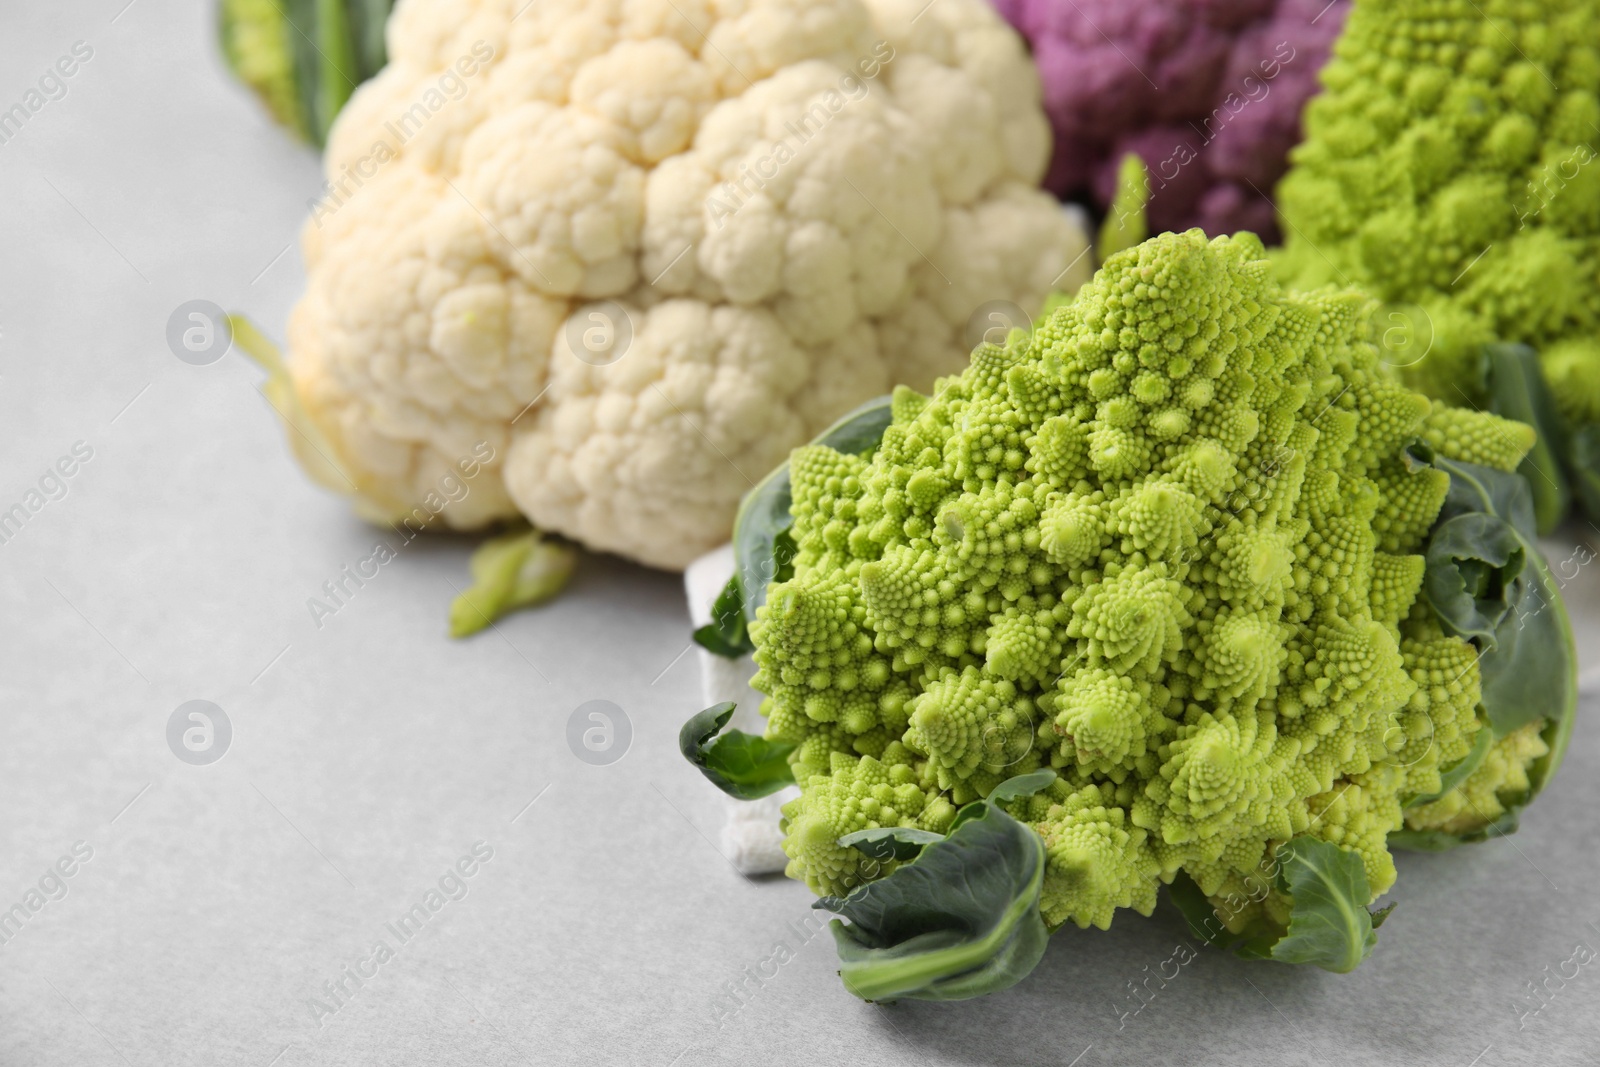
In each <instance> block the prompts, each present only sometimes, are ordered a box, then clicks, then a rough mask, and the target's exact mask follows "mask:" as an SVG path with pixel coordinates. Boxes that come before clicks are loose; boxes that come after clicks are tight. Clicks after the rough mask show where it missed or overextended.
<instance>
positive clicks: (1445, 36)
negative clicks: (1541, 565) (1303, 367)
mask: <svg viewBox="0 0 1600 1067" xmlns="http://www.w3.org/2000/svg"><path fill="white" fill-rule="evenodd" d="M1597 41H1600V4H1597V3H1596V2H1595V0H1355V3H1354V4H1353V6H1352V10H1351V12H1350V15H1349V19H1348V21H1347V22H1346V24H1345V29H1344V33H1343V35H1342V37H1341V38H1340V40H1339V42H1338V43H1337V45H1336V47H1335V50H1334V56H1333V58H1332V60H1330V61H1329V63H1328V64H1327V66H1326V67H1324V68H1323V71H1322V81H1323V84H1324V86H1325V92H1323V93H1322V94H1321V95H1320V96H1318V97H1316V98H1314V99H1313V100H1312V101H1311V103H1310V104H1309V105H1308V106H1307V109H1306V112H1305V128H1306V139H1305V141H1304V142H1303V143H1302V144H1301V145H1299V146H1298V147H1297V148H1295V149H1294V150H1293V152H1292V154H1291V159H1292V161H1293V164H1294V166H1293V168H1292V169H1291V170H1290V172H1289V174H1288V175H1287V177H1285V178H1284V179H1283V181H1282V183H1281V184H1280V185H1279V187H1278V204H1279V210H1280V213H1281V215H1282V218H1283V220H1284V221H1285V223H1286V225H1285V227H1284V229H1285V238H1286V243H1285V247H1284V251H1283V254H1282V256H1281V258H1280V261H1279V263H1278V267H1279V273H1280V275H1281V277H1282V278H1283V279H1284V280H1285V281H1286V282H1288V283H1289V284H1292V285H1294V286H1296V287H1299V288H1302V289H1306V288H1312V287H1315V286H1318V285H1324V284H1336V285H1341V286H1348V285H1358V286H1361V287H1363V288H1366V289H1368V290H1370V291H1371V292H1372V293H1373V294H1374V295H1376V296H1377V297H1379V298H1380V299H1382V300H1384V301H1387V302H1389V303H1391V304H1392V305H1395V307H1394V308H1393V310H1392V312H1391V313H1390V314H1388V315H1386V316H1385V319H1386V321H1385V323H1384V325H1386V326H1388V327H1389V329H1388V330H1386V331H1385V336H1386V337H1387V339H1388V343H1387V344H1386V345H1385V346H1384V347H1385V348H1386V349H1387V356H1386V359H1387V361H1388V362H1390V363H1391V364H1392V365H1394V366H1396V367H1398V368H1401V370H1402V373H1403V374H1404V376H1405V378H1406V380H1407V381H1408V382H1409V383H1410V384H1412V385H1413V386H1414V387H1416V388H1418V389H1421V390H1423V391H1424V392H1426V393H1427V394H1428V395H1429V396H1431V397H1434V398H1435V399H1437V400H1441V401H1443V402H1445V403H1447V404H1452V405H1460V406H1471V407H1480V406H1483V407H1491V408H1492V410H1495V411H1498V412H1501V413H1505V414H1512V415H1514V416H1515V417H1517V418H1523V419H1531V418H1536V417H1538V418H1539V421H1540V423H1541V427H1540V428H1541V431H1543V432H1544V433H1545V435H1546V436H1547V437H1548V438H1549V439H1550V440H1549V441H1548V442H1547V444H1548V447H1549V448H1551V449H1552V450H1553V451H1552V454H1551V455H1550V456H1549V457H1548V458H1547V459H1544V458H1542V457H1538V456H1536V457H1534V458H1533V459H1530V463H1535V462H1538V463H1542V466H1541V468H1540V470H1539V471H1533V470H1526V471H1525V473H1527V474H1528V475H1529V478H1530V481H1531V482H1532V483H1533V485H1534V492H1535V497H1536V500H1538V501H1539V506H1540V519H1541V525H1542V527H1544V528H1546V529H1548V528H1549V527H1550V526H1552V525H1553V524H1554V522H1555V521H1556V520H1557V519H1558V518H1559V517H1560V515H1561V513H1562V512H1563V511H1564V510H1565V507H1566V504H1567V496H1566V491H1565V486H1564V484H1561V483H1562V482H1563V479H1562V474H1561V468H1562V467H1563V466H1565V467H1566V468H1567V469H1568V472H1569V474H1570V476H1571V477H1572V478H1573V479H1574V480H1575V481H1576V484H1577V488H1578V492H1579V495H1580V497H1582V498H1583V499H1584V500H1585V502H1586V503H1587V505H1588V506H1589V507H1590V508H1591V509H1595V508H1600V488H1597V487H1600V468H1596V466H1595V463H1594V462H1593V460H1592V458H1590V457H1589V453H1590V452H1591V451H1593V448H1592V443H1591V442H1593V441H1600V286H1596V284H1595V282H1596V277H1597V271H1600V167H1597V166H1595V165H1594V164H1595V159H1596V149H1595V145H1596V143H1597V141H1600V45H1597V43H1596V42H1597ZM1390 320H1392V321H1390ZM1490 342H1515V343H1520V344H1525V345H1529V346H1531V347H1532V348H1533V349H1535V350H1537V352H1538V355H1539V363H1540V364H1542V367H1543V373H1544V377H1545V378H1546V379H1547V380H1548V382H1549V386H1550V388H1549V390H1548V393H1549V396H1548V398H1545V397H1544V396H1543V393H1544V392H1545V391H1544V390H1543V389H1542V388H1539V389H1537V392H1538V393H1539V394H1540V395H1539V396H1537V397H1534V398H1532V399H1531V400H1524V398H1522V397H1521V396H1520V395H1519V394H1520V392H1521V391H1522V388H1521V387H1520V386H1518V385H1517V384H1516V383H1514V382H1510V383H1503V382H1501V381H1499V380H1498V379H1499V378H1500V377H1502V376H1511V373H1510V370H1509V368H1493V369H1491V368H1492V365H1491V364H1490V363H1489V361H1487V360H1486V359H1485V345H1487V344H1488V343H1490ZM1530 362H1531V360H1530ZM1551 403H1553V406H1554V408H1555V411H1554V412H1551V413H1550V415H1549V416H1548V417H1539V410H1538V409H1539V408H1540V407H1543V406H1545V405H1548V404H1551ZM1586 426H1587V427H1589V428H1588V429H1587V430H1585V427H1586ZM1580 437H1581V438H1582V440H1583V442H1584V443H1583V444H1580V443H1579V441H1578V438H1580ZM1569 438H1570V440H1569Z"/></svg>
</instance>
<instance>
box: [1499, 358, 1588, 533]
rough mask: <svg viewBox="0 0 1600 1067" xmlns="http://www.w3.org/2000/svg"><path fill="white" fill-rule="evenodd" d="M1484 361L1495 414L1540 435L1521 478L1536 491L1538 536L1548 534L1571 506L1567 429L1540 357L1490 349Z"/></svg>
mask: <svg viewBox="0 0 1600 1067" xmlns="http://www.w3.org/2000/svg"><path fill="white" fill-rule="evenodd" d="M1484 360H1485V363H1486V365H1487V366H1486V369H1487V374H1486V378H1487V381H1488V385H1489V405H1490V410H1492V411H1493V412H1494V413H1495V414H1496V415H1500V416H1503V417H1504V418H1508V419H1515V420H1517V421H1518V422H1525V423H1527V424H1528V425H1529V426H1532V427H1533V428H1534V430H1535V431H1537V432H1538V435H1539V438H1538V441H1537V443H1535V444H1534V446H1533V451H1531V452H1529V453H1528V455H1527V458H1525V459H1524V460H1523V461H1522V465H1521V466H1520V467H1518V468H1517V473H1518V474H1520V475H1522V477H1523V478H1525V479H1526V480H1527V482H1528V485H1529V487H1530V488H1531V490H1532V493H1533V505H1534V512H1535V514H1536V515H1537V517H1538V523H1539V532H1540V533H1549V532H1550V531H1551V530H1553V529H1555V527H1556V525H1557V524H1558V523H1560V522H1561V520H1562V519H1563V518H1564V517H1566V514H1567V509H1568V508H1570V507H1571V506H1572V490H1571V488H1570V487H1569V486H1568V485H1567V478H1566V474H1565V473H1564V472H1563V471H1562V469H1561V461H1560V458H1559V457H1560V456H1562V455H1564V454H1565V453H1566V451H1567V440H1566V438H1567V430H1566V424H1565V422H1564V420H1563V419H1562V418H1561V416H1560V414H1559V413H1558V412H1557V411H1556V407H1555V403H1554V402H1553V401H1552V400H1551V398H1550V389H1549V387H1548V386H1547V385H1546V384H1545V380H1544V372H1543V371H1542V370H1541V369H1540V367H1539V355H1538V353H1537V352H1535V351H1534V350H1533V349H1531V348H1529V347H1528V346H1527V345H1517V344H1494V345H1485V346H1484Z"/></svg>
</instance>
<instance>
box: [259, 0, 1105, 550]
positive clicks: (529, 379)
mask: <svg viewBox="0 0 1600 1067" xmlns="http://www.w3.org/2000/svg"><path fill="white" fill-rule="evenodd" d="M389 53H390V57H391V58H390V63H389V66H388V67H387V68H386V69H385V70H384V71H383V72H382V73H381V74H380V75H379V76H378V77H376V78H374V79H373V80H372V81H370V82H368V83H367V84H366V85H365V86H364V87H363V88H362V89H361V90H360V91H359V92H357V93H356V95H355V97H354V98H353V99H352V100H351V101H350V103H349V105H348V106H347V107H346V108H345V110H344V112H343V113H342V115H341V117H340V120H339V122H338V124H337V126H336V127H335V129H334V132H333V134H332V137H331V139H330V142H329V145H328V154H327V174H328V178H329V183H330V185H329V188H328V189H327V190H326V195H325V196H324V197H323V198H322V200H321V201H320V202H319V203H318V204H317V205H316V207H315V208H314V210H313V212H312V218H311V220H310V221H309V222H308V224H307V226H306V229H305V233H304V239H303V245H304V252H305V258H306V263H307V267H308V271H309V288H308V292H307V294H306V296H305V298H304V300H303V301H302V302H301V303H300V304H299V306H298V307H297V308H296V309H295V311H294V314H293V318H292V320H291V322H290V327H289V342H290V347H291V349H292V357H291V367H292V373H293V377H294V385H295V392H296V394H297V396H298V398H299V401H300V404H301V406H302V407H303V409H304V416H305V421H306V422H307V423H308V430H309V431H310V432H306V433H304V434H301V433H291V440H292V441H293V442H294V443H295V445H296V447H297V448H298V449H301V450H302V451H303V452H304V453H305V458H306V459H307V465H308V466H309V467H312V468H317V469H325V468H326V467H327V465H328V464H327V462H326V461H327V460H332V461H333V462H334V463H335V464H336V465H337V466H338V467H339V468H340V469H341V470H342V472H343V473H342V475H339V476H337V477H331V478H330V479H329V480H330V482H331V484H332V487H333V488H336V489H340V490H343V491H346V492H353V493H354V495H356V497H357V498H358V501H359V502H360V503H361V505H362V507H363V510H364V511H366V512H367V513H369V514H375V515H378V516H382V517H393V516H396V515H403V514H405V513H406V512H407V511H408V509H410V508H411V507H412V506H413V504H414V503H415V502H416V501H417V500H419V499H422V498H424V497H426V496H427V495H428V494H429V493H430V492H431V491H433V490H434V489H435V487H436V485H437V483H438V481H439V479H440V478H441V477H444V476H448V475H450V473H451V472H452V471H453V469H454V466H455V464H456V461H457V460H458V459H459V458H460V457H462V456H464V455H469V454H472V453H473V449H474V446H475V445H477V444H478V443H479V442H487V443H488V445H489V446H490V447H491V448H492V449H493V450H494V455H495V458H494V460H493V461H491V462H490V463H489V464H487V465H486V467H485V471H484V473H483V474H482V475H481V476H480V477H479V478H478V479H477V480H476V481H475V482H474V483H473V485H472V490H471V492H470V493H468V494H466V495H465V496H464V497H463V498H462V499H459V500H453V501H451V502H450V503H449V505H448V506H447V507H445V508H444V509H443V518H444V521H446V522H448V523H449V524H450V525H452V526H456V527H462V528H470V527H474V526H478V525H481V524H483V523H485V522H487V521H490V520H493V519H496V518H501V517H505V516H509V515H514V514H515V513H516V512H518V511H521V512H522V513H523V514H525V515H526V516H527V517H528V518H529V519H530V520H532V521H533V522H534V523H535V524H536V525H538V526H540V527H542V528H544V529H547V530H553V531H558V532H560V533H562V534H565V535H568V536H570V537H573V538H575V539H577V540H580V541H582V542H584V543H586V544H588V545H590V546H592V547H594V548H598V549H604V550H610V551H614V552H618V553H621V554H623V555H626V556H630V557H633V558H635V559H638V560H641V561H643V562H645V563H649V564H653V565H656V566H662V567H680V566H682V565H684V564H686V563H687V562H688V561H689V560H691V559H692V558H694V557H695V556H697V555H699V554H701V553H703V552H705V551H706V550H708V549H709V548H711V547H713V546H714V545H715V544H717V543H718V542H720V541H722V540H724V539H725V538H726V537H727V534H728V530H729V528H730V526H731V524H732V518H733V513H734V510H735V507H736V504H737V501H738V499H739V497H740V495H741V494H742V493H743V492H744V491H746V490H747V489H748V488H749V487H750V485H751V482H752V481H753V480H754V479H757V478H759V477H761V476H762V475H763V474H764V473H765V472H766V471H767V470H769V469H771V468H772V467H774V466H776V465H777V464H779V463H780V462H781V461H782V459H783V457H784V455H785V454H786V453H787V451H788V450H789V449H790V448H792V447H793V446H795V445H796V444H798V443H800V442H802V441H804V440H806V439H807V438H808V437H809V436H810V435H812V434H814V433H815V432H816V431H817V430H819V429H821V428H822V427H823V426H825V425H826V424H827V423H828V422H829V421H831V420H832V419H834V418H836V417H837V416H838V415H840V414H842V413H843V412H844V411H846V410H848V409H849V408H850V407H851V406H853V405H854V404H856V403H858V402H860V401H862V400H864V399H866V398H868V397H871V396H873V395H876V394H880V393H883V392H885V391H887V389H888V388H889V386H890V385H891V383H893V382H910V383H921V384H923V385H926V384H928V383H931V381H932V380H933V378H934V376H935V375H936V374H938V373H942V372H947V371H950V370H952V369H955V368H957V367H959V366H960V361H961V360H962V359H964V357H965V355H966V352H967V351H968V348H969V344H968V342H966V341H965V340H964V339H963V334H964V333H965V330H966V327H967V323H968V320H969V318H970V317H971V316H972V315H973V313H974V312H975V311H976V310H977V309H978V308H980V306H981V305H983V304H984V303H985V302H987V301H990V300H1006V301H1012V302H1015V303H1016V304H1017V305H1019V306H1020V307H1021V308H1022V309H1023V311H1024V312H1025V313H1028V314H1032V313H1034V312H1036V311H1037V310H1038V308H1039V307H1040V306H1041V305H1042V302H1043V300H1044V297H1045V296H1046V294H1047V293H1048V292H1049V290H1050V289H1051V287H1052V285H1053V284H1054V285H1056V286H1068V287H1072V286H1074V285H1075V284H1076V283H1077V282H1081V280H1082V279H1084V278H1086V277H1087V276H1088V273H1089V270H1088V265H1087V263H1086V262H1085V260H1084V259H1083V258H1080V257H1081V253H1082V252H1083V250H1084V249H1085V247H1086V244H1085V238H1084V236H1083V234H1082V233H1081V231H1080V229H1079V228H1078V227H1077V225H1076V224H1074V223H1073V222H1071V221H1070V220H1069V219H1068V218H1066V217H1065V216H1064V215H1063V213H1062V212H1061V210H1060V208H1059V206H1058V205H1056V204H1055V203H1054V202H1053V201H1052V200H1051V199H1050V198H1049V197H1048V195H1047V194H1045V193H1043V192H1040V191H1038V190H1036V189H1035V188H1033V186H1034V185H1035V184H1036V183H1037V181H1038V179H1039V177H1040V176H1041V175H1042V174H1043V172H1044V168H1045V165H1046V163H1047V157H1048V154H1049V147H1050V144H1049V127H1048V124H1047V123H1046V121H1045V119H1044V116H1043V113H1042V112H1041V110H1040V107H1039V88H1038V82H1037V77H1036V75H1035V73H1034V71H1033V68H1032V66H1031V65H1030V64H1029V63H1028V62H1027V58H1026V55H1025V54H1024V51H1023V48H1022V45H1021V42H1020V41H1019V40H1018V38H1017V37H1016V35H1015V33H1014V32H1013V31H1012V30H1011V29H1010V28H1009V27H1007V26H1006V25H1005V24H1004V23H1003V22H1002V21H1001V20H1000V19H999V18H998V17H997V16H996V15H994V14H993V13H992V12H991V11H990V10H989V9H988V7H987V5H986V4H984V3H983V2H982V0H941V2H940V3H938V4H935V5H931V6H927V5H924V4H922V3H920V2H913V0H820V2H819V0H539V2H537V3H531V4H530V3H528V2H527V0H472V2H460V0H456V2H446V0H406V2H403V3H401V4H400V5H399V6H398V7H397V9H396V11H395V13H394V16H393V18H392V20H391V21H390V24H389ZM314 449H315V450H318V451H320V452H322V453H326V456H325V457H319V456H318V455H317V454H316V453H315V452H313V450H314Z"/></svg>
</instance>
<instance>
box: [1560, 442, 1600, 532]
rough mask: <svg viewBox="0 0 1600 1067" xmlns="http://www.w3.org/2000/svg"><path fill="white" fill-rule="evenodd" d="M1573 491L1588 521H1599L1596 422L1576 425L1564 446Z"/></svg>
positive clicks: (1599, 453)
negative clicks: (1565, 447)
mask: <svg viewBox="0 0 1600 1067" xmlns="http://www.w3.org/2000/svg"><path fill="white" fill-rule="evenodd" d="M1567 467H1568V469H1569V470H1570V471H1571V474H1572V486H1573V491H1574V493H1575V494H1576V495H1577V497H1578V502H1579V503H1580V504H1582V505H1583V510H1584V513H1585V514H1587V515H1588V516H1589V519H1590V521H1592V522H1600V422H1591V423H1588V424H1587V425H1584V426H1580V427H1579V428H1578V429H1577V430H1576V431H1574V432H1573V434H1572V438H1571V440H1570V441H1569V443H1568V445H1567Z"/></svg>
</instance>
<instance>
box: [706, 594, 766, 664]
mask: <svg viewBox="0 0 1600 1067" xmlns="http://www.w3.org/2000/svg"><path fill="white" fill-rule="evenodd" d="M694 642H695V644H697V645H699V646H700V647H701V648H703V649H705V650H706V651H707V652H713V653H715V654H716V655H719V656H725V657H727V658H728V659H738V658H739V657H741V656H748V655H749V654H750V653H752V652H754V651H755V650H756V646H755V645H754V644H752V643H751V641H750V631H749V627H747V626H746V625H745V617H744V594H743V593H741V592H740V591H739V576H738V575H737V574H735V575H734V576H733V577H732V578H729V579H728V584H727V585H725V586H723V587H722V592H721V593H719V594H718V595H717V599H716V600H715V601H714V602H713V603H712V605H711V621H710V622H708V623H706V625H704V626H702V627H700V629H698V630H696V631H695V632H694Z"/></svg>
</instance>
